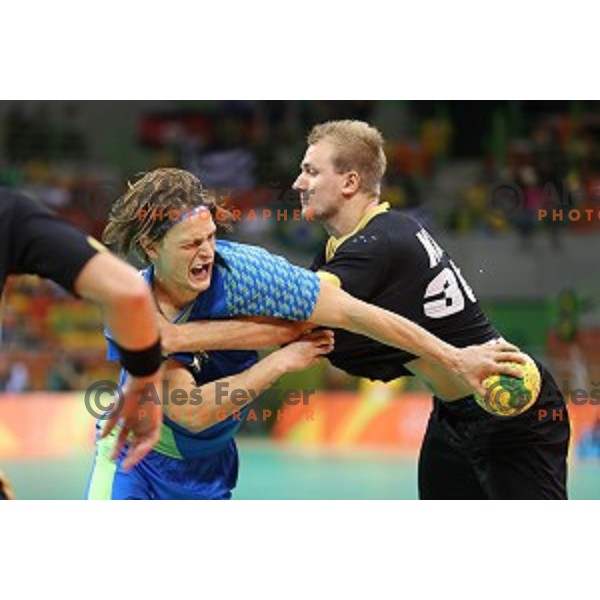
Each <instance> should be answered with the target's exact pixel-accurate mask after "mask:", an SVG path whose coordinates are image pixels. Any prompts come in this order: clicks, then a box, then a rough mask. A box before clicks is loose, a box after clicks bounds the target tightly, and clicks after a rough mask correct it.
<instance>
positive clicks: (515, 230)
mask: <svg viewBox="0 0 600 600" xmlns="http://www.w3.org/2000/svg"><path fill="white" fill-rule="evenodd" d="M340 118H359V119H364V120H367V121H369V122H371V123H373V124H375V125H376V126H378V127H379V128H380V129H381V131H382V132H383V134H384V136H385V137H386V139H387V141H388V147H387V157H388V171H387V175H386V180H385V182H386V187H385V189H384V191H383V199H384V200H387V201H389V202H390V203H391V204H392V205H393V206H394V207H395V208H396V209H399V210H404V211H407V212H409V213H411V214H412V215H414V216H416V217H417V218H418V219H420V220H421V221H423V222H424V223H425V224H426V225H427V227H428V228H429V229H431V230H432V231H433V232H434V234H435V236H436V237H437V238H438V240H439V241H440V242H441V244H442V246H444V247H445V248H446V249H447V250H448V251H449V252H450V253H451V254H452V255H453V257H454V259H455V261H456V262H457V264H458V265H459V266H460V267H461V269H462V272H463V274H464V275H465V276H466V278H467V280H468V281H469V283H470V284H471V286H472V287H473V288H474V290H475V292H476V294H477V296H478V298H479V300H480V301H481V302H482V304H483V306H484V308H485V310H486V311H487V312H488V314H489V315H490V317H491V318H492V320H493V321H494V323H495V325H496V326H497V327H498V329H499V330H500V331H501V332H502V333H503V334H504V335H505V337H506V338H507V339H509V340H511V341H512V342H515V343H517V344H518V345H519V346H521V348H523V349H524V350H526V351H528V352H531V353H533V354H535V355H536V356H538V357H539V358H540V359H541V360H542V361H543V362H545V363H546V364H548V365H549V366H550V367H551V369H552V371H553V373H554V375H555V377H556V379H557V381H558V383H559V386H560V387H561V388H562V389H563V391H565V392H566V393H567V394H568V395H569V396H570V397H571V398H570V399H571V402H570V405H569V408H570V412H571V416H572V419H573V428H574V435H573V445H572V448H571V456H570V461H571V471H570V494H571V497H572V498H600V460H599V459H600V408H599V406H600V303H599V301H600V280H599V279H598V277H597V265H598V255H599V253H600V236H599V234H600V103H597V102H576V101H560V102H559V101H552V102H541V101H511V102H504V101H503V102H500V101H498V102H474V101H473V102H467V101H464V102H458V101H455V102H443V101H437V102H434V101H426V102H416V101H414V102H391V101H385V102H384V101H248V102H245V101H223V102H215V101H211V102H202V101H181V102H173V101H147V102H141V101H136V102H121V101H119V102H91V101H87V102H79V101H78V102H67V101H64V102H63V101H60V102H59V101H56V102H42V101H24V102H0V185H2V186H7V187H11V188H16V189H20V190H22V191H23V192H25V193H27V194H29V195H31V196H33V197H36V198H38V199H40V200H41V201H42V202H44V203H45V204H47V205H48V206H50V207H51V208H53V209H54V210H55V211H56V212H58V213H59V214H60V215H62V216H63V217H64V218H65V219H66V220H68V221H70V222H71V223H73V224H74V225H76V226H77V227H79V228H80V229H82V230H84V231H88V232H90V233H91V234H93V235H95V236H97V237H99V236H100V234H101V232H102V229H103V226H104V220H105V218H106V215H107V213H108V210H109V208H110V205H111V203H112V201H113V200H114V199H115V198H116V196H117V195H119V193H120V192H121V191H122V190H123V189H124V186H125V184H126V182H127V180H128V179H133V178H135V176H136V174H138V173H140V172H143V171H147V170H149V169H152V168H155V167H159V166H180V167H183V168H186V169H189V170H191V171H193V172H195V173H197V174H198V175H199V176H200V177H201V178H202V180H203V182H204V183H205V185H206V186H207V187H209V188H211V189H214V190H216V191H217V193H219V195H221V196H223V197H224V198H226V199H227V202H228V204H229V205H230V207H235V208H238V209H239V210H240V211H241V212H242V214H243V215H244V218H243V219H241V220H240V222H239V223H238V224H237V225H236V227H235V228H234V230H233V232H232V233H231V234H229V235H230V236H231V237H232V238H233V239H236V240H240V241H245V242H248V243H256V244H260V245H263V246H266V247H268V248H269V249H271V250H273V251H275V252H277V253H280V254H283V255H285V256H287V257H288V258H290V259H292V260H293V261H295V262H297V263H299V264H302V265H306V266H307V265H308V264H309V263H310V261H311V257H312V255H313V254H314V252H315V250H316V249H317V248H318V246H319V244H320V243H321V242H322V241H323V240H324V233H323V232H322V231H321V229H320V228H319V227H318V226H316V225H314V224H312V225H311V224H306V223H303V222H302V221H300V220H299V219H297V218H294V217H293V213H292V212H289V211H288V215H289V218H287V219H285V220H284V219H283V218H277V214H278V213H277V209H290V210H293V209H294V208H296V207H297V206H296V204H295V199H294V197H293V195H292V194H291V192H290V187H291V183H292V182H293V180H294V179H295V177H296V175H297V171H298V165H299V162H300V160H301V158H302V156H303V152H304V148H305V135H306V133H307V132H308V130H309V129H310V127H311V126H312V125H313V124H314V123H317V122H321V121H324V120H327V119H340ZM263 209H265V210H271V216H269V217H265V215H266V214H267V213H264V212H262V211H263ZM544 211H545V213H546V214H544ZM263 217H265V218H263ZM2 315H3V316H2V346H1V350H2V353H1V355H0V392H1V393H0V468H1V469H3V470H4V471H5V472H6V473H7V474H8V475H9V477H10V478H11V480H12V481H13V485H14V488H15V492H16V494H17V496H18V497H20V498H81V497H82V496H83V492H84V488H85V485H86V479H87V475H88V471H89V468H90V466H91V459H92V438H93V427H94V422H93V419H92V417H91V416H90V415H88V414H87V413H86V412H85V408H84V406H83V401H82V399H83V392H82V390H84V389H85V388H86V387H87V386H88V385H90V384H91V383H92V382H94V381H97V380H102V379H111V378H116V369H115V368H114V366H112V365H110V364H108V363H107V362H106V361H105V359H104V351H105V344H104V339H103V336H102V327H101V321H100V319H99V314H98V313H97V311H96V310H95V309H94V308H92V307H89V306H87V305H83V304H82V303H80V302H78V301H76V300H74V299H72V298H70V297H69V296H68V295H67V294H65V293H64V292H63V291H62V290H61V289H60V288H58V287H56V286H54V285H53V284H51V283H49V282H47V281H41V280H38V279H37V278H33V277H19V278H11V279H10V280H9V282H8V285H7V287H6V290H5V293H4V299H3V308H2ZM285 388H305V389H315V390H317V393H316V395H315V396H314V400H312V401H311V403H310V409H311V410H312V411H313V412H312V413H311V415H310V416H309V415H307V414H306V412H305V411H303V410H302V408H301V407H297V409H295V408H294V407H290V406H286V407H283V406H282V404H281V398H280V395H278V393H277V389H285ZM255 408H256V413H255V416H256V418H255V419H253V420H250V421H249V422H248V423H247V424H246V425H245V426H244V429H243V432H242V435H240V436H239V440H240V448H241V462H242V469H241V475H240V483H239V486H238V489H237V493H236V494H235V497H236V498H241V499H249V498H256V499H262V498H348V499H351V498H361V499H362V498H379V499H385V498H416V460H417V450H418V447H419V444H420V440H421V438H422V433H423V430H424V427H425V422H426V419H427V415H428V412H429V408H430V399H429V395H428V393H427V392H426V390H424V389H423V388H421V387H419V385H418V384H416V383H415V382H414V381H413V380H411V379H404V380H398V381H396V382H393V383H391V384H388V385H383V384H379V383H369V382H366V381H358V380H355V379H353V378H351V377H348V376H346V375H344V374H343V373H341V372H339V371H337V370H335V369H333V368H331V367H329V366H327V365H326V364H322V365H321V366H320V367H318V368H315V369H312V370H311V371H310V372H305V373H303V374H300V375H295V376H293V377H289V378H287V379H286V380H285V381H283V382H282V383H281V384H279V385H278V386H277V388H275V389H273V390H271V391H270V392H269V393H268V394H266V395H265V396H264V397H263V398H262V400H260V401H259V403H257V405H256V407H255ZM278 409H279V410H280V411H281V410H283V412H279V413H278V412H277V411H278ZM263 410H264V411H267V412H264V413H263V412H262V411H263ZM269 413H270V414H269Z"/></svg>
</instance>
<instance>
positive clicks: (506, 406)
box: [475, 356, 541, 417]
mask: <svg viewBox="0 0 600 600" xmlns="http://www.w3.org/2000/svg"><path fill="white" fill-rule="evenodd" d="M511 364H512V365H513V366H515V367H516V368H517V369H519V370H520V371H521V372H522V373H523V379H518V378H516V377H511V376H510V375H490V376H489V377H487V378H486V379H485V380H484V382H483V384H484V385H485V388H486V390H487V392H486V394H485V396H480V395H479V394H475V400H476V401H477V404H479V406H481V408H483V409H484V410H485V411H487V412H489V413H491V414H493V415H495V416H497V417H516V416H517V415H520V414H522V413H524V412H525V411H526V410H527V409H528V408H531V407H532V406H533V405H534V404H535V401H536V400H537V398H538V395H539V393H540V387H541V377H540V372H539V370H538V368H537V365H536V364H535V362H534V361H533V359H532V358H531V357H530V356H527V361H526V362H525V363H524V364H519V363H511Z"/></svg>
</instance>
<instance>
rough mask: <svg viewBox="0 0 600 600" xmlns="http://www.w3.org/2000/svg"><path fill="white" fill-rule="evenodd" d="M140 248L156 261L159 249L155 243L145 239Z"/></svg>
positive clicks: (142, 240)
mask: <svg viewBox="0 0 600 600" xmlns="http://www.w3.org/2000/svg"><path fill="white" fill-rule="evenodd" d="M140 246H141V248H142V250H143V251H144V253H145V254H146V256H147V257H148V258H149V259H150V260H156V259H157V258H158V248H157V244H156V242H153V241H151V240H149V239H148V238H144V239H141V240H140Z"/></svg>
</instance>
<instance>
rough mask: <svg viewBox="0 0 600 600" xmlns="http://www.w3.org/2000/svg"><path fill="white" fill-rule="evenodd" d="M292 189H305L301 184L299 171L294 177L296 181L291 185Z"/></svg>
mask: <svg viewBox="0 0 600 600" xmlns="http://www.w3.org/2000/svg"><path fill="white" fill-rule="evenodd" d="M292 189H293V190H295V191H296V192H301V191H303V190H304V189H306V187H305V186H303V185H302V173H300V175H298V177H296V181H294V184H293V185H292Z"/></svg>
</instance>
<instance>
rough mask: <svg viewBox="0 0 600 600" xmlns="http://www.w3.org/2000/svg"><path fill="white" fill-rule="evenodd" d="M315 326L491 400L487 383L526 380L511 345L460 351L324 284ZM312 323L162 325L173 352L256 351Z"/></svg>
mask: <svg viewBox="0 0 600 600" xmlns="http://www.w3.org/2000/svg"><path fill="white" fill-rule="evenodd" d="M310 323H312V324H315V325H322V326H326V327H333V328H338V329H346V330H348V331H352V332H353V333H358V334H361V335H365V336H367V337H370V338H373V339H375V340H377V341H380V342H382V343H384V344H387V345H389V346H394V347H398V348H401V349H403V350H406V351H408V352H410V353H411V354H414V355H416V356H420V357H423V358H428V359H430V360H432V361H433V362H435V363H437V364H439V365H441V366H443V367H444V368H446V369H448V370H450V371H452V372H453V373H456V374H457V375H458V376H459V377H461V378H462V379H463V380H464V381H465V383H466V384H467V385H468V386H469V388H470V389H473V390H475V391H477V392H479V393H481V394H485V388H484V387H483V385H482V381H483V380H484V379H485V378H486V377H487V376H489V375H492V374H494V373H504V374H506V375H512V376H514V377H520V376H521V375H520V372H519V371H518V370H517V369H515V367H514V366H511V365H510V364H509V362H510V361H514V362H518V363H522V362H523V361H524V357H523V355H522V354H520V353H519V351H518V348H516V347H515V346H513V345H512V344H509V343H507V342H504V341H502V342H499V343H497V344H493V345H491V344H482V345H476V346H468V347H466V348H456V347H454V346H452V345H450V344H447V343H446V342H443V341H442V340H440V339H439V338H437V337H436V336H434V335H433V334H431V333H429V332H428V331H427V330H425V329H423V328H422V327H420V326H419V325H417V324H416V323H413V322H412V321H409V320H408V319H405V318H404V317H401V316H400V315H396V314H394V313H391V312H389V311H387V310H384V309H382V308H379V307H376V306H373V305H372V304H368V303H366V302H363V301H361V300H357V299H356V298H354V297H353V296H350V295H349V294H347V293H346V292H344V291H343V290H341V289H339V288H337V287H336V286H334V285H332V284H330V283H328V282H325V281H324V282H322V285H321V291H320V293H319V298H318V300H317V304H316V306H315V309H314V311H313V313H312V315H311V317H310ZM310 323H293V324H288V323H286V322H278V321H277V320H271V321H269V320H265V319H261V320H256V319H254V320H251V319H250V320H233V321H212V322H211V321H197V322H194V323H187V324H185V325H179V326H175V325H169V324H167V323H166V322H165V321H163V322H162V325H161V328H162V333H163V344H164V346H165V348H166V350H167V351H169V352H175V351H180V352H181V351H197V350H200V349H202V350H236V349H255V348H260V347H265V346H271V345H275V344H282V343H286V342H288V341H290V340H292V339H294V338H296V337H297V336H298V335H299V334H300V333H301V332H302V330H303V329H308V328H310V327H311V326H312V325H311V324H310Z"/></svg>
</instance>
